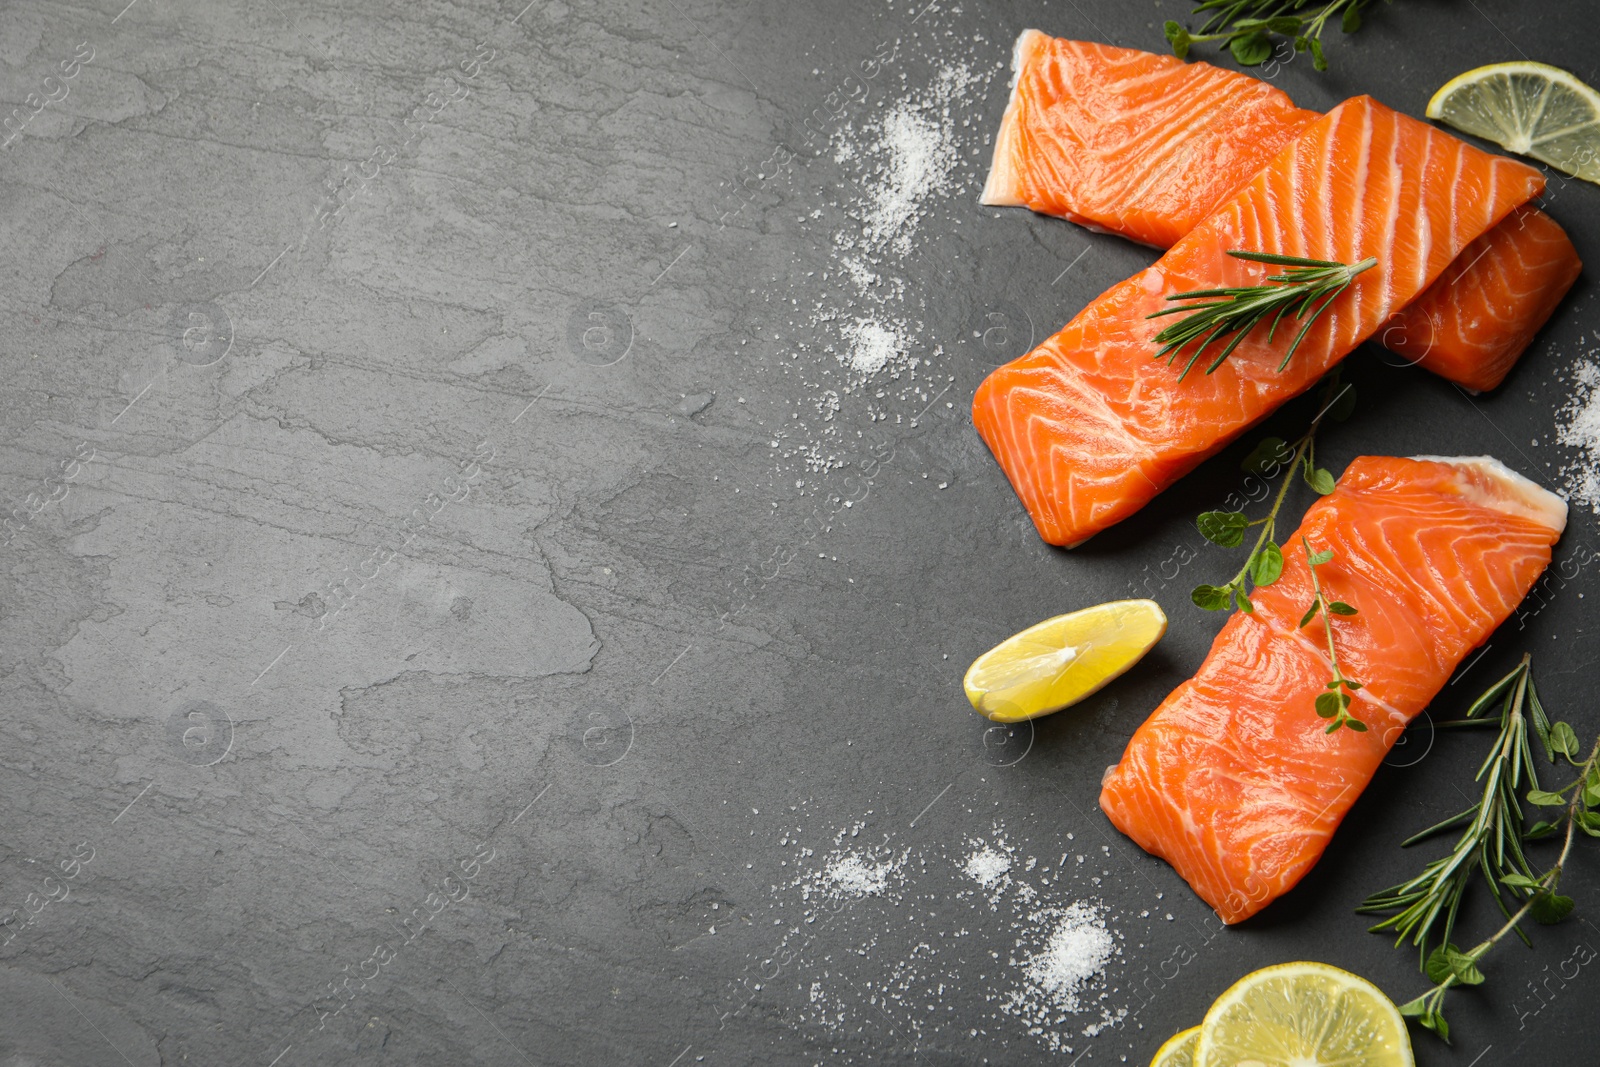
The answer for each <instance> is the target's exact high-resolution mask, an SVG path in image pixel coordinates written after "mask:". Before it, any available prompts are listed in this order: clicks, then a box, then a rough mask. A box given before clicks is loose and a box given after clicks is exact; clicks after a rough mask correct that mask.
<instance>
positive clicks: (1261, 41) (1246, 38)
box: [1228, 30, 1272, 67]
mask: <svg viewBox="0 0 1600 1067" xmlns="http://www.w3.org/2000/svg"><path fill="white" fill-rule="evenodd" d="M1228 51H1230V52H1232V53H1233V58H1234V59H1235V60H1236V61H1237V62H1238V64H1239V65H1240V66H1241V67H1258V66H1260V65H1261V64H1263V63H1265V62H1266V61H1267V60H1269V59H1271V58H1272V39H1271V38H1270V37H1268V36H1267V35H1266V34H1265V33H1263V32H1262V31H1261V30H1251V31H1250V32H1248V33H1244V34H1240V35H1239V36H1237V37H1235V38H1233V40H1231V41H1229V42H1228Z"/></svg>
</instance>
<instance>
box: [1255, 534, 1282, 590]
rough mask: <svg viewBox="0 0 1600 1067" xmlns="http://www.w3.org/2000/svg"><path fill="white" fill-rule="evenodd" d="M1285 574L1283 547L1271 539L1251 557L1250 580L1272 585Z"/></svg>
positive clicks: (1257, 583)
mask: <svg viewBox="0 0 1600 1067" xmlns="http://www.w3.org/2000/svg"><path fill="white" fill-rule="evenodd" d="M1282 574H1283V549H1281V548H1279V547H1278V546H1277V545H1276V544H1274V543H1273V542H1271V541H1268V542H1266V543H1265V544H1263V545H1262V546H1261V551H1259V552H1257V553H1256V554H1255V555H1254V556H1252V557H1251V558H1250V580H1251V581H1252V582H1254V583H1256V585H1257V586H1263V585H1271V584H1272V583H1273V582H1275V581H1277V580H1278V578H1279V576H1280V575H1282Z"/></svg>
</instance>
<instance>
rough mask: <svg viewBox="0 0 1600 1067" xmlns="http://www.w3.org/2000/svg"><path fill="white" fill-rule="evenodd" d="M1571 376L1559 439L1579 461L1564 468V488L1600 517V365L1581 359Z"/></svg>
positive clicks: (1559, 418)
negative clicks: (1570, 393) (1571, 449)
mask: <svg viewBox="0 0 1600 1067" xmlns="http://www.w3.org/2000/svg"><path fill="white" fill-rule="evenodd" d="M1570 373H1571V376H1572V397H1571V399H1569V400H1568V401H1567V403H1566V405H1565V406H1564V407H1562V408H1561V410H1560V411H1558V412H1557V413H1556V417H1557V419H1558V420H1559V422H1558V424H1557V426H1556V440H1557V441H1559V442H1560V443H1562V444H1563V445H1566V446H1567V447H1568V448H1575V449H1577V450H1578V458H1577V459H1576V460H1575V461H1574V462H1572V463H1569V464H1567V465H1566V466H1565V467H1563V468H1562V471H1561V474H1562V482H1563V488H1564V489H1565V490H1566V494H1565V495H1566V497H1567V499H1568V500H1575V501H1577V502H1578V503H1580V504H1587V505H1588V506H1589V508H1590V510H1592V511H1593V512H1595V514H1597V515H1600V363H1597V362H1596V361H1595V360H1594V359H1580V360H1579V361H1578V362H1577V363H1576V364H1574V365H1573V367H1572V370H1571V372H1570Z"/></svg>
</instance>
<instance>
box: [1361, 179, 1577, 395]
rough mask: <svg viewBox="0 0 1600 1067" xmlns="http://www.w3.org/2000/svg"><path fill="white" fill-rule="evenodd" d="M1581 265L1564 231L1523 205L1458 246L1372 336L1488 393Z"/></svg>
mask: <svg viewBox="0 0 1600 1067" xmlns="http://www.w3.org/2000/svg"><path fill="white" fill-rule="evenodd" d="M1582 271H1583V262H1582V261H1581V260H1580V259H1579V258H1578V250H1577V249H1576V248H1574V247H1572V240H1571V239H1570V238H1569V237H1568V236H1567V233H1566V231H1565V230H1563V229H1562V228H1561V227H1560V225H1559V224H1557V222H1556V221H1555V220H1554V219H1552V218H1551V217H1550V216H1549V215H1546V214H1545V213H1544V212H1542V211H1539V210H1538V209H1537V208H1533V207H1529V206H1526V205H1524V206H1523V207H1519V208H1518V209H1517V210H1516V211H1514V212H1512V214H1511V215H1510V217H1508V218H1507V219H1506V220H1505V221H1504V222H1502V223H1501V224H1500V225H1498V226H1496V227H1495V228H1494V229H1492V230H1490V231H1489V232H1488V233H1486V234H1484V235H1483V236H1482V237H1480V238H1478V239H1477V240H1476V241H1473V242H1472V243H1471V244H1469V245H1468V246H1467V247H1466V248H1465V249H1463V250H1462V252H1461V254H1460V255H1459V256H1457V257H1456V259H1455V262H1454V263H1451V264H1450V266H1449V268H1448V269H1446V270H1445V272H1444V274H1442V275H1440V276H1439V280H1438V281H1436V282H1434V283H1433V285H1431V286H1429V288H1428V291H1427V292H1425V293H1423V294H1422V295H1421V296H1420V297H1418V298H1417V299H1416V300H1413V301H1412V302H1411V303H1410V304H1408V305H1406V307H1404V308H1403V309H1401V310H1400V311H1399V312H1398V313H1396V315H1395V317H1394V318H1393V319H1391V320H1389V322H1387V323H1385V324H1384V326H1383V328H1382V329H1380V330H1379V331H1378V340H1379V341H1380V342H1381V343H1382V344H1383V347H1385V348H1387V349H1389V351H1391V352H1395V353H1397V354H1399V355H1402V356H1406V357H1408V358H1410V359H1412V360H1414V361H1415V362H1416V364H1417V366H1419V367H1422V368H1424V369H1426V370H1430V371H1432V372H1433V373H1435V374H1437V375H1440V376H1441V377H1444V378H1448V379H1449V380H1450V381H1452V382H1455V383H1456V384H1458V385H1462V386H1465V387H1466V388H1468V389H1471V390H1473V391H1475V392H1480V393H1481V392H1487V391H1488V390H1490V389H1493V388H1495V387H1496V386H1498V385H1499V384H1500V383H1501V382H1503V381H1505V378H1506V375H1508V374H1510V373H1511V368H1512V367H1514V366H1516V363H1517V359H1518V358H1519V357H1520V356H1521V355H1522V353H1523V352H1524V351H1525V350H1526V349H1527V347H1528V345H1530V344H1532V343H1533V337H1534V334H1536V333H1538V332H1539V330H1540V329H1541V328H1542V327H1543V326H1544V324H1545V323H1546V322H1547V321H1548V320H1549V318H1550V316H1551V315H1553V314H1555V310H1556V307H1557V306H1558V305H1559V304H1560V303H1561V301H1562V299H1563V298H1565V297H1566V295H1567V290H1569V289H1571V288H1572V286H1573V283H1574V282H1576V281H1577V280H1578V275H1579V274H1580V273H1582Z"/></svg>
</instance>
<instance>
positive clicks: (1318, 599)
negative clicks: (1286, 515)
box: [1297, 536, 1367, 734]
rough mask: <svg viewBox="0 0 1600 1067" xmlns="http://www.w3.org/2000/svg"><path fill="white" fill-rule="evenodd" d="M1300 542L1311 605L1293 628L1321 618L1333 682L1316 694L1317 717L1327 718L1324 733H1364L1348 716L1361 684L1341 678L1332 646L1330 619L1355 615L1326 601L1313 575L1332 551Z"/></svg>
mask: <svg viewBox="0 0 1600 1067" xmlns="http://www.w3.org/2000/svg"><path fill="white" fill-rule="evenodd" d="M1300 543H1301V544H1302V545H1304V546H1305V550H1306V565H1307V567H1308V569H1309V570H1310V571H1311V590H1312V596H1311V606H1310V607H1309V608H1307V609H1306V613H1305V615H1303V616H1301V618H1300V625H1299V626H1298V627H1297V629H1301V630H1303V629H1305V628H1306V627H1307V626H1309V625H1311V622H1312V620H1313V619H1315V618H1316V617H1317V616H1318V615H1321V616H1322V631H1323V633H1324V634H1325V635H1326V636H1327V639H1328V662H1329V663H1330V664H1331V665H1332V667H1333V680H1332V681H1331V682H1329V683H1328V684H1327V686H1326V687H1324V689H1323V691H1322V692H1321V693H1318V694H1317V700H1316V709H1317V714H1318V715H1320V716H1322V717H1323V718H1324V719H1330V720H1332V721H1331V722H1329V723H1328V728H1327V729H1326V730H1324V731H1323V732H1324V733H1329V734H1331V733H1333V732H1334V731H1335V730H1337V729H1339V728H1340V727H1341V726H1343V727H1346V728H1348V729H1351V730H1354V731H1355V732H1356V733H1366V732H1367V724H1366V723H1364V722H1362V721H1361V720H1360V719H1358V718H1356V717H1355V716H1354V715H1351V714H1350V702H1351V700H1352V699H1353V698H1354V697H1355V693H1356V691H1357V690H1358V689H1360V688H1361V683H1360V682H1358V681H1356V680H1355V679H1353V678H1346V677H1345V676H1344V669H1343V668H1342V667H1340V666H1339V650H1338V649H1337V648H1335V647H1334V643H1333V617H1334V616H1335V615H1341V616H1350V615H1355V614H1357V612H1356V609H1355V608H1353V607H1351V606H1350V605H1349V604H1346V603H1345V602H1344V601H1342V600H1329V599H1328V597H1327V594H1325V593H1324V592H1323V591H1322V579H1321V578H1319V577H1318V576H1317V568H1318V567H1321V566H1323V565H1324V564H1327V563H1332V562H1333V549H1331V548H1325V549H1323V550H1322V551H1321V552H1313V551H1311V542H1310V541H1308V540H1307V539H1306V538H1305V537H1304V536H1302V537H1301V538H1300Z"/></svg>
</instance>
